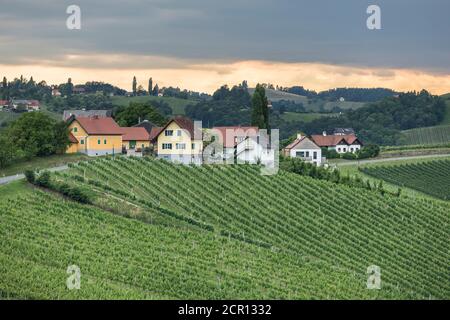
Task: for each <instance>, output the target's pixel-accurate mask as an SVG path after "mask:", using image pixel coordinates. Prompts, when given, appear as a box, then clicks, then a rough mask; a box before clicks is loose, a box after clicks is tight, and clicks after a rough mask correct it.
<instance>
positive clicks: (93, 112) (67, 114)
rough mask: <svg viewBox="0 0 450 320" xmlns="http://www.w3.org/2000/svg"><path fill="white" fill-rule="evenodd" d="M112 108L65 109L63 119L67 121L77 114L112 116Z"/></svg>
mask: <svg viewBox="0 0 450 320" xmlns="http://www.w3.org/2000/svg"><path fill="white" fill-rule="evenodd" d="M111 114H112V112H111V110H64V114H63V120H64V121H67V120H68V119H69V118H70V117H71V116H75V118H78V117H84V118H88V117H93V116H98V117H102V118H104V117H111Z"/></svg>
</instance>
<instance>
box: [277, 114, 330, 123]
mask: <svg viewBox="0 0 450 320" xmlns="http://www.w3.org/2000/svg"><path fill="white" fill-rule="evenodd" d="M335 116H337V114H334V113H313V112H311V113H299V112H285V113H283V115H282V116H281V118H283V120H285V121H303V122H311V121H313V120H315V119H319V118H322V117H335Z"/></svg>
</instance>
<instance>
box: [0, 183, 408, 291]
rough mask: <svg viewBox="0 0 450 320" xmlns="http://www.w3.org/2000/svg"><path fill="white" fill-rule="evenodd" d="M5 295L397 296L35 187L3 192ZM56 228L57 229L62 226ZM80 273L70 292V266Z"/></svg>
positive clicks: (0, 263)
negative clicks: (78, 279)
mask: <svg viewBox="0 0 450 320" xmlns="http://www.w3.org/2000/svg"><path fill="white" fill-rule="evenodd" d="M0 200H1V201H0V240H1V243H2V246H1V248H0V273H1V274H2V277H0V298H14V299H17V298H19V299H24V298H25V299H80V298H81V299H118V298H119V299H121V298H122V299H140V298H145V299H236V298H241V299H255V298H266V299H283V298H284V299H307V298H316V299H317V298H361V299H367V298H369V299H370V298H398V297H401V295H398V294H396V295H391V293H390V292H389V291H388V290H367V289H365V282H364V281H360V280H358V279H357V278H356V277H354V276H353V275H349V274H348V273H346V272H342V271H339V270H337V269H336V268H334V267H332V266H331V265H329V264H326V263H322V262H302V261H299V260H298V259H297V258H295V257H292V256H289V255H286V254H283V253H276V252H272V251H270V250H266V249H261V248H259V247H256V246H253V245H249V244H245V243H243V242H241V241H237V240H230V239H228V238H224V237H220V236H217V235H215V234H213V233H209V232H198V231H195V230H190V229H189V228H184V229H180V228H168V227H163V226H159V225H151V224H145V223H142V222H139V221H136V220H130V219H125V218H122V217H118V216H115V215H113V214H111V213H109V212H105V211H101V210H99V209H96V208H94V207H90V206H83V205H79V204H75V203H73V202H69V201H67V200H62V199H60V198H59V197H57V196H54V195H52V194H45V193H44V192H42V191H38V190H33V189H31V187H29V186H27V185H26V184H25V182H15V183H13V184H10V185H8V186H5V187H0ZM55 226H57V227H55ZM74 264H75V265H77V266H78V267H79V268H80V270H81V288H80V290H68V289H67V288H66V281H67V277H68V274H67V273H66V270H67V267H68V266H69V265H74Z"/></svg>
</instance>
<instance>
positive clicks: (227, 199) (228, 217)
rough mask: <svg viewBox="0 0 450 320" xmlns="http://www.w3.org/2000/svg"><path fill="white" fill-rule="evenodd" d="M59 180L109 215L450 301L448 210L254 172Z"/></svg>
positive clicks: (106, 173)
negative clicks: (127, 207)
mask: <svg viewBox="0 0 450 320" xmlns="http://www.w3.org/2000/svg"><path fill="white" fill-rule="evenodd" d="M56 177H57V178H58V179H61V180H62V181H66V182H71V183H74V184H79V185H81V186H84V187H88V188H90V189H91V190H92V192H91V193H92V194H95V193H98V195H97V197H96V198H97V200H96V202H99V203H101V204H102V205H105V201H106V203H108V201H111V199H113V198H111V197H112V196H114V197H119V198H123V199H124V200H127V201H131V202H133V203H134V204H136V205H137V206H139V207H140V208H143V209H145V210H148V211H151V212H154V211H159V212H162V213H163V214H164V215H165V216H166V219H169V218H170V219H177V220H179V221H181V222H183V223H189V224H190V225H192V226H193V227H196V228H198V229H199V230H203V231H202V232H205V233H211V232H212V233H213V234H215V235H216V236H217V237H224V238H227V239H235V240H239V241H242V242H243V243H244V242H245V243H248V244H251V245H253V246H255V247H258V248H259V249H258V250H260V251H261V252H265V251H266V250H268V251H271V252H277V253H279V254H283V255H286V256H287V257H290V258H292V259H294V260H296V259H297V261H320V262H323V263H325V264H326V265H330V266H332V267H333V268H336V270H339V271H342V272H344V273H346V274H347V275H348V276H349V277H356V279H357V281H359V282H358V283H360V285H362V286H365V279H366V280H367V275H366V270H367V268H368V267H369V266H371V265H377V266H380V268H381V270H382V274H383V279H382V286H383V290H381V291H380V292H381V294H387V295H390V296H395V297H398V298H400V297H403V298H404V297H408V298H448V297H449V296H450V284H449V283H448V281H447V279H448V261H449V259H450V244H449V242H448V238H449V237H450V233H449V230H450V229H449V228H448V225H449V223H450V220H449V219H450V215H449V213H450V209H449V206H448V204H446V203H444V202H441V201H437V200H436V201H433V200H423V199H412V198H408V197H406V198H404V197H402V198H397V197H393V196H389V195H385V196H382V195H381V194H380V193H378V192H372V191H367V190H365V189H359V188H351V187H346V186H341V185H339V186H336V185H335V184H332V183H329V182H326V181H318V180H313V179H311V178H307V177H302V176H298V175H295V174H290V173H285V172H280V173H279V174H278V175H275V176H262V175H261V174H260V172H259V169H258V168H257V167H255V166H202V167H191V166H182V165H172V164H168V163H166V162H164V161H154V160H149V159H125V158H117V159H116V160H97V161H91V162H87V163H85V162H82V163H80V164H79V165H76V166H75V167H73V168H72V169H71V170H70V172H69V173H65V174H58V175H57V176H56ZM86 179H89V183H87V181H88V180H86ZM80 181H85V182H80ZM92 186H95V188H93V187H92ZM105 195H109V198H108V197H105ZM105 199H106V200H105ZM108 199H110V200H108ZM115 206H116V204H111V207H115ZM145 210H144V211H145ZM158 215H159V214H158V213H156V214H155V217H157V216H158ZM133 216H135V217H138V218H139V215H133ZM140 219H143V220H145V219H147V220H149V219H150V221H153V218H145V217H140ZM282 266H284V263H281V265H280V267H282ZM324 285H325V286H328V285H332V284H330V283H327V284H324ZM341 290H343V291H341ZM351 290H352V289H350V288H349V289H348V291H347V289H336V294H343V295H348V294H349V292H350V291H351ZM350 295H351V294H350ZM236 297H239V296H236Z"/></svg>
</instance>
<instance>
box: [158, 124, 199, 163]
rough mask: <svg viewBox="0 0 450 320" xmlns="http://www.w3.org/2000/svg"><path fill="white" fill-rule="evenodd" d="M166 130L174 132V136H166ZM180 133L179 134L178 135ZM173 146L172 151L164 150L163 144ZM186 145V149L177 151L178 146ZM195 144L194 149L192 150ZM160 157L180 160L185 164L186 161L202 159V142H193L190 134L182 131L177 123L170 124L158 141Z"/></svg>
mask: <svg viewBox="0 0 450 320" xmlns="http://www.w3.org/2000/svg"><path fill="white" fill-rule="evenodd" d="M166 130H173V135H172V136H166V135H165V131H166ZM178 132H179V133H178ZM166 143H167V144H172V149H163V144H166ZM177 143H178V144H183V143H184V144H185V149H177V148H176V145H177ZM192 144H194V149H192ZM157 150H158V151H157V152H158V156H159V157H161V158H164V159H167V160H171V159H176V158H179V159H181V160H182V161H180V162H183V163H185V161H186V159H192V157H193V158H194V159H197V158H201V156H202V152H203V141H202V140H191V137H190V134H189V133H188V132H186V131H185V130H183V129H181V128H180V127H179V126H178V125H177V124H176V122H172V123H170V124H169V125H168V126H167V128H166V129H165V130H163V131H162V132H161V133H160V135H159V136H158V139H157Z"/></svg>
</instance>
